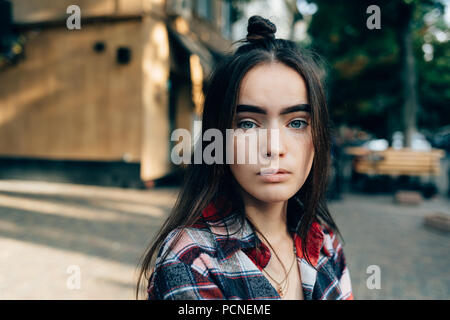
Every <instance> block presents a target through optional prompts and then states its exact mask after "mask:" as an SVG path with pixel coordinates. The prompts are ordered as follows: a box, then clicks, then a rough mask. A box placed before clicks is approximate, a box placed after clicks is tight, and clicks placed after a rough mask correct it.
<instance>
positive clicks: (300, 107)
mask: <svg viewBox="0 0 450 320" xmlns="http://www.w3.org/2000/svg"><path fill="white" fill-rule="evenodd" d="M297 111H304V112H309V113H311V106H310V105H309V104H307V103H301V104H297V105H295V106H292V107H287V108H284V109H282V110H281V112H280V114H288V113H292V112H297ZM239 112H253V113H261V114H267V111H266V110H265V109H264V108H261V107H258V106H252V105H248V104H239V105H238V106H237V107H236V113H239Z"/></svg>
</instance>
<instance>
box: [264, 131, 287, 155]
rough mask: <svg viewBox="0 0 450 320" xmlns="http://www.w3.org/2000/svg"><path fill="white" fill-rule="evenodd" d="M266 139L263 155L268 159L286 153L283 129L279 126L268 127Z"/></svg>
mask: <svg viewBox="0 0 450 320" xmlns="http://www.w3.org/2000/svg"><path fill="white" fill-rule="evenodd" d="M263 140H265V142H266V143H265V148H263V149H262V156H263V157H264V158H268V159H271V160H273V159H278V158H282V157H284V156H285V154H286V141H285V135H284V133H283V130H280V128H278V127H273V128H268V129H267V136H266V139H263Z"/></svg>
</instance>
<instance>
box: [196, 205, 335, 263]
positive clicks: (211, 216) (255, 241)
mask: <svg viewBox="0 0 450 320" xmlns="http://www.w3.org/2000/svg"><path fill="white" fill-rule="evenodd" d="M293 203H294V208H289V209H290V210H302V209H303V208H299V207H298V205H297V204H295V203H296V202H293ZM219 209H221V210H219ZM202 217H203V221H204V222H205V223H206V224H207V225H208V226H209V229H210V231H211V232H212V233H213V236H214V239H215V241H216V246H217V247H216V249H217V258H218V259H219V260H220V261H221V262H223V261H225V260H227V259H229V258H230V257H231V256H232V255H233V254H234V253H235V252H236V251H238V250H239V249H242V250H243V251H244V252H245V253H246V254H247V255H248V256H249V258H250V259H251V260H252V261H253V262H254V263H255V264H256V266H257V267H258V268H259V269H262V268H264V267H265V266H266V265H267V263H268V262H269V260H270V256H271V253H270V250H269V248H268V247H267V246H266V245H265V244H264V243H263V242H261V241H260V240H259V238H258V236H257V235H256V232H255V231H254V229H253V227H252V226H251V225H250V223H249V222H248V220H247V219H244V224H243V225H242V226H241V224H240V223H239V221H240V219H241V217H240V214H239V213H238V212H235V211H232V210H231V204H230V203H229V202H227V201H226V200H225V199H224V198H220V199H219V200H218V201H217V202H216V203H214V202H211V203H210V204H209V205H208V206H207V207H206V208H205V209H204V210H203V212H202ZM300 223H301V215H300V214H294V215H289V216H288V229H289V231H290V232H291V235H292V236H293V239H294V243H295V246H296V251H297V257H298V258H303V251H302V242H301V239H300V237H299V236H298V235H297V233H296V232H295V230H298V229H297V227H299V225H300ZM323 241H324V234H323V231H322V227H321V225H320V224H319V223H318V222H317V221H314V222H313V223H312V224H311V227H310V229H309V231H308V241H307V248H306V250H307V253H308V256H309V258H310V261H311V263H312V264H313V265H314V266H316V265H317V262H318V258H319V254H320V250H321V249H322V247H323ZM257 248H259V254H258V250H257ZM324 252H325V254H327V255H329V252H328V251H327V250H324Z"/></svg>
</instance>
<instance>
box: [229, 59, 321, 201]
mask: <svg viewBox="0 0 450 320" xmlns="http://www.w3.org/2000/svg"><path fill="white" fill-rule="evenodd" d="M307 104H308V95H307V91H306V86H305V82H304V80H303V78H302V77H301V76H300V74H299V73H297V72H296V71H295V70H294V69H292V68H290V67H288V66H286V65H284V64H282V63H279V62H274V63H266V64H261V65H258V66H255V67H253V68H252V69H251V70H250V71H249V72H247V74H246V75H245V76H244V78H243V79H242V82H241V86H240V91H239V97H238V103H237V110H236V117H235V120H234V123H233V129H235V130H237V129H241V130H237V131H235V135H234V139H233V144H234V161H233V163H232V164H230V169H231V172H232V174H233V176H234V177H235V179H236V181H237V182H238V183H239V185H240V187H241V192H243V196H244V198H247V197H253V198H256V199H257V200H259V201H264V202H278V201H285V200H288V199H289V198H291V197H292V196H293V195H294V194H295V193H296V192H297V191H298V190H299V189H300V188H301V187H302V185H303V183H304V182H305V180H306V178H307V177H308V174H309V172H310V170H311V166H312V162H313V158H314V146H313V141H312V136H311V125H310V112H309V111H308V110H309V109H308V107H309V106H308V105H307ZM262 129H267V131H266V132H267V135H264V134H262V135H261V136H259V134H261V133H264V130H262ZM240 131H241V132H240ZM277 132H278V139H274V138H275V137H276V136H277V134H276V133H277ZM252 133H253V134H256V136H257V137H258V138H257V149H251V144H249V141H251V139H242V137H243V136H245V135H249V134H252ZM274 142H275V143H274ZM276 142H277V143H276ZM251 150H257V155H258V156H257V161H253V162H251V161H250V158H249V157H250V154H253V153H254V151H251ZM239 153H241V154H244V155H245V162H244V163H243V164H241V163H242V161H241V163H239V162H238V161H237V160H238V159H237V157H238V154H239ZM241 159H242V158H241ZM268 168H270V169H273V170H267V171H266V170H265V169H268ZM277 169H278V170H281V171H286V173H278V174H264V173H270V172H272V171H274V170H277Z"/></svg>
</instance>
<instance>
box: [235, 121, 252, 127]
mask: <svg viewBox="0 0 450 320" xmlns="http://www.w3.org/2000/svg"><path fill="white" fill-rule="evenodd" d="M252 125H255V123H254V122H251V121H248V120H246V121H241V122H239V123H238V125H237V126H238V128H242V129H253V128H254V127H252Z"/></svg>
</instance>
